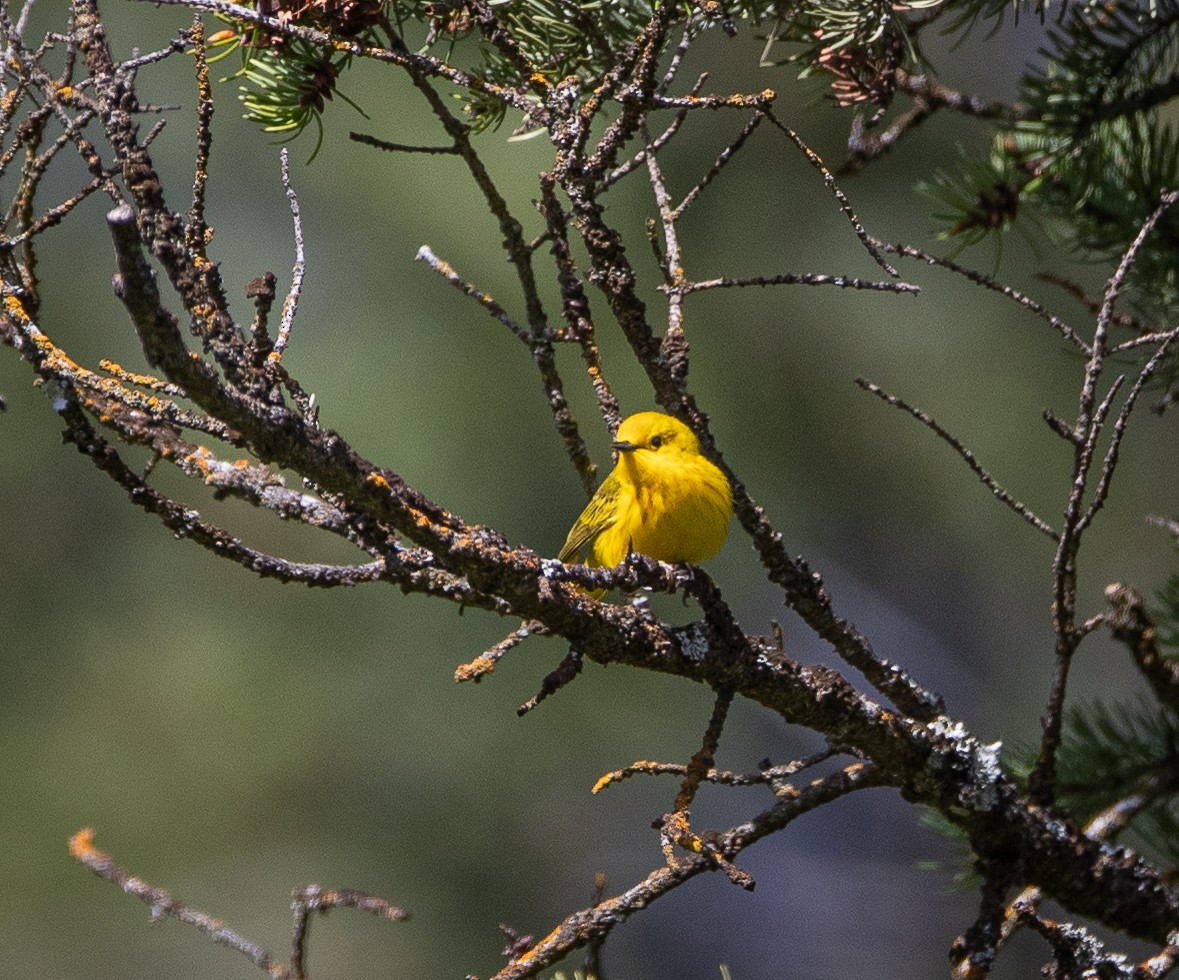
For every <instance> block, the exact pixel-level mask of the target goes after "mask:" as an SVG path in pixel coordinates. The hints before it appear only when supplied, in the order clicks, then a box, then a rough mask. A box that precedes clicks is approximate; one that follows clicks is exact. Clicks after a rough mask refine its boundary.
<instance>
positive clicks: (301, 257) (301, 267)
mask: <svg viewBox="0 0 1179 980" xmlns="http://www.w3.org/2000/svg"><path fill="white" fill-rule="evenodd" d="M279 167H280V170H281V173H282V186H283V190H284V191H285V192H286V195H287V201H288V202H289V203H290V206H291V223H292V225H293V226H294V231H295V265H294V268H292V269H291V288H290V290H289V292H288V293H287V297H286V299H284V300H283V303H282V320H281V322H280V323H279V327H278V337H277V338H275V341H274V353H273V354H272V355H271V357H273V358H274V360H276V361H281V360H282V355H283V351H285V350H286V349H287V342H288V341H289V340H290V337H291V327H292V326H293V325H294V323H295V314H296V313H298V312H299V295H300V293H302V291H303V276H304V274H305V273H306V271H307V256H306V253H305V252H304V250H303V218H302V215H301V214H300V213H299V197H298V195H297V194H296V193H295V188H294V187H293V186H292V185H291V167H290V154H289V153H287V148H286V147H285V146H284V147H283V148H282V151H281V152H280V153H279Z"/></svg>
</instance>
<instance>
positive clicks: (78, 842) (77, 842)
mask: <svg viewBox="0 0 1179 980" xmlns="http://www.w3.org/2000/svg"><path fill="white" fill-rule="evenodd" d="M97 853H98V852H97V851H96V850H95V847H94V828H93V827H83V828H82V829H81V830H79V831H78V832H77V833H76V834H74V836H73V837H71V838H70V857H72V858H75V859H77V860H79V861H80V860H82V859H83V858H88V857H94V856H95V855H96V854H97Z"/></svg>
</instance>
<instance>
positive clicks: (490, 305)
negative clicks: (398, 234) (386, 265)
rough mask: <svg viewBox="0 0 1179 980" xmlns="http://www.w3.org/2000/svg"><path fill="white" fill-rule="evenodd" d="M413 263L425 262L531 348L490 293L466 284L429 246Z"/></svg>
mask: <svg viewBox="0 0 1179 980" xmlns="http://www.w3.org/2000/svg"><path fill="white" fill-rule="evenodd" d="M414 261H416V262H425V263H426V265H428V266H429V267H430V268H431V269H433V270H434V271H435V272H437V273H438V274H439V275H440V276H442V278H443V279H445V280H446V281H447V282H448V283H450V284H451V285H452V286H454V287H455V288H456V289H457V290H458V291H459V292H460V293H463V294H464V295H466V296H470V297H471V299H473V300H475V302H476V303H478V304H479V305H480V306H481V307H483V309H484V310H486V311H487V313H489V314H490V315H491V316H492V317H494V318H495V319H496V320H498V321H499V322H500V323H502V324H503V325H504V326H505V327H507V328H508V329H509V330H510V331H511V332H512V333H513V334H514V335H515V337H516V339H517V340H519V341H520V342H521V343H523V344H524V345H525V346H526V347H531V346H532V336H531V335H530V334H529V333H528V331H527V330H525V329H524V328H523V327H521V326H520V324H518V323H517V322H516V321H515V320H513V319H512V316H511V314H510V313H508V311H507V310H505V309H504V308H503V307H502V306H501V305H500V304H499V303H498V302H497V301H496V299H495V297H493V296H492V295H491V294H490V293H485V292H483V290H481V289H479V288H478V287H477V286H475V285H474V284H473V283H470V282H468V281H467V280H466V279H464V278H463V277H462V276H460V275H459V274H458V273H457V272H455V270H454V267H453V266H452V265H451V264H450V263H449V262H447V261H446V260H445V259H440V258H438V256H437V255H435V254H434V251H433V249H431V248H430V246H429V245H423V246H422V247H421V248H419V249H418V251H417V254H416V255H414Z"/></svg>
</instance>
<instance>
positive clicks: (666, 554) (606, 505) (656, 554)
mask: <svg viewBox="0 0 1179 980" xmlns="http://www.w3.org/2000/svg"><path fill="white" fill-rule="evenodd" d="M613 445H614V449H615V451H616V452H617V453H618V462H617V463H616V464H615V466H614V470H613V471H612V472H611V473H610V475H609V476H608V477H606V479H605V480H604V481H603V482H602V485H601V486H600V487H598V490H597V493H595V494H594V496H593V499H592V500H590V502H589V504H587V505H586V508H585V510H584V511H582V514H581V516H580V517H579V518H578V519H577V521H576V523H575V524H574V525H573V527H572V529H571V530H570V531H569V537H568V538H566V539H565V546H564V547H563V548H562V549H561V554H560V556H559V557H560V559H561V561H563V562H573V561H577V560H578V559H579V558H580V557H581V556H582V555H583V554H584V556H585V558H584V561H585V564H586V565H591V566H594V567H605V568H608V567H610V566H612V565H617V564H618V563H619V562H620V561H622V559H623V558H625V557H626V554H627V552H628V551H633V552H636V553H638V554H643V555H648V556H649V557H651V558H655V559H658V560H659V561H665V562H689V563H690V564H693V565H694V564H696V563H698V562H701V561H703V560H704V559H705V558H711V557H712V556H713V555H715V554H716V553H717V552H718V551H719V550H720V546H721V545H722V544H724V541H725V536H726V535H727V534H728V533H729V518H730V517H732V514H733V494H732V490H731V489H730V488H729V481H728V480H727V479H726V478H725V475H724V473H722V472H721V471H720V469H719V468H718V467H717V466H716V465H715V464H714V463H713V462H711V461H710V460H709V459H708V458H707V457H705V456H704V455H702V454H701V452H700V442H699V440H698V439H697V438H696V434H695V433H694V432H692V430H691V429H689V428H688V427H687V426H686V425H684V424H683V423H682V422H681V421H679V419H675V418H672V417H671V416H670V415H664V414H662V413H661V412H640V413H638V414H637V415H632V416H630V417H629V418H627V419H626V420H625V421H623V423H622V425H620V426H619V427H618V434H617V436H616V437H615V441H614V444H613Z"/></svg>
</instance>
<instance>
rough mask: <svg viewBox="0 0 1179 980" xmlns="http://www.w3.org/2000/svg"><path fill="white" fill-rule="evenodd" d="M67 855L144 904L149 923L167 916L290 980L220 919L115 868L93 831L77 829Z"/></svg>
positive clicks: (280, 967)
mask: <svg viewBox="0 0 1179 980" xmlns="http://www.w3.org/2000/svg"><path fill="white" fill-rule="evenodd" d="M70 856H71V857H73V858H74V860H76V861H78V862H79V863H80V864H82V865H84V866H85V867H87V868H89V869H90V870H91V871H93V872H94V873H95V874H96V875H98V876H99V877H100V878H105V879H106V880H107V881H109V882H112V883H113V884H115V885H118V886H119V888H121V889H122V890H123V891H124V892H126V893H127V894H128V895H134V896H135V897H136V898H138V899H139V900H140V901H141V902H143V903H144V904H146V905H148V906H149V907H150V908H151V917H152V920H153V921H155V920H156V919H161V918H165V917H167V918H172V919H178V920H179V921H181V922H183V923H185V924H187V925H190V926H196V928H197V929H199V930H200V931H201V932H203V933H204V934H205V935H206V936H208V937H209V938H210V939H211V940H213V942H215V943H218V944H219V945H221V946H226V947H228V948H229V949H232V950H234V952H237V953H241V954H242V956H244V957H246V959H248V960H250V962H252V963H253V964H254V965H255V966H256V967H258V968H259V969H261V970H263V971H265V972H266V973H267V974H268V975H269V976H270V977H271V978H272V980H293V977H294V974H292V972H291V971H290V970H289V969H288V968H287V967H286V966H285V965H284V964H283V963H281V962H280V961H279V960H276V959H275V958H274V957H273V956H271V955H270V954H269V953H268V952H266V950H264V949H263V948H262V947H261V946H259V945H258V944H257V943H255V942H252V941H251V940H249V939H246V938H245V937H244V936H242V935H240V934H239V933H237V932H235V931H234V930H233V929H231V928H230V927H229V926H227V925H226V924H225V923H224V922H222V921H221V920H220V919H215V918H214V917H213V916H211V915H209V914H208V913H207V912H202V911H201V910H200V909H194V908H192V907H191V906H188V905H185V904H183V903H182V902H178V901H177V900H176V899H174V898H173V897H172V896H171V895H170V894H168V892H166V891H165V890H164V889H163V888H157V887H156V886H154V885H149V884H148V883H147V882H146V881H144V880H143V879H142V878H139V877H138V876H136V875H132V874H131V873H130V872H128V871H125V870H124V869H123V868H121V867H120V866H119V865H117V864H116V863H115V862H114V860H113V859H111V858H110V857H109V856H107V855H106V854H104V853H103V852H102V851H100V850H98V848H96V847H95V846H94V831H93V830H90V829H89V828H87V829H85V830H79V831H78V832H77V833H76V834H74V836H73V837H71V838H70Z"/></svg>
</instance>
